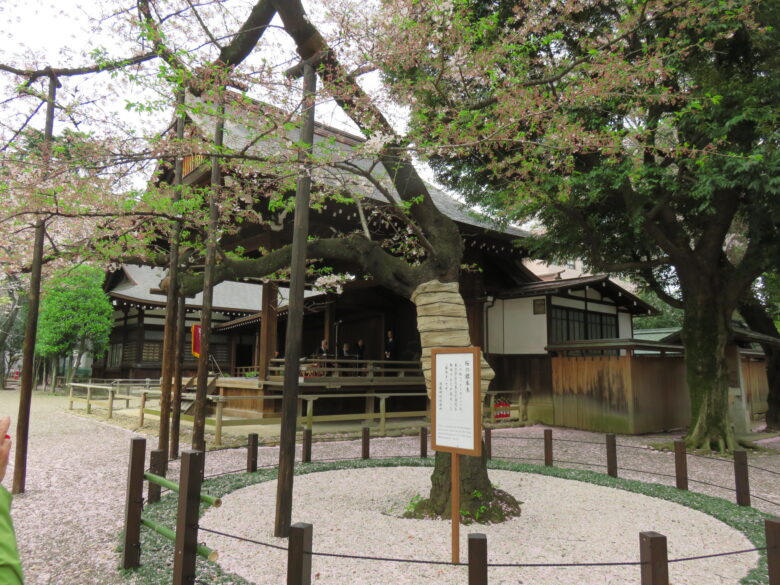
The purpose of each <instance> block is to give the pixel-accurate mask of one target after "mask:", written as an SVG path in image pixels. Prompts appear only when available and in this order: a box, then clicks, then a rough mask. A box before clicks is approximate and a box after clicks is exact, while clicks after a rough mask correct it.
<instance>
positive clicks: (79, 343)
mask: <svg viewBox="0 0 780 585" xmlns="http://www.w3.org/2000/svg"><path fill="white" fill-rule="evenodd" d="M103 278H104V273H103V271H102V270H101V269H99V268H94V267H90V266H74V267H73V268H68V269H65V270H62V271H60V272H58V273H56V274H54V275H53V276H52V277H51V278H50V279H49V281H48V282H47V283H46V284H45V285H44V287H43V292H42V298H41V311H40V317H39V321H38V335H37V340H36V353H37V354H38V355H41V356H43V357H69V358H71V364H72V365H71V367H70V369H69V377H72V373H73V371H74V370H75V368H76V367H78V364H79V363H80V362H81V358H82V356H83V355H84V354H85V353H86V352H87V351H89V352H91V353H92V354H93V355H95V356H97V357H99V356H101V355H102V354H103V353H105V350H106V348H107V347H108V338H109V335H110V334H111V328H112V327H113V324H114V319H113V313H114V309H113V307H112V306H111V301H110V300H109V298H108V296H107V295H106V293H105V291H104V290H103Z"/></svg>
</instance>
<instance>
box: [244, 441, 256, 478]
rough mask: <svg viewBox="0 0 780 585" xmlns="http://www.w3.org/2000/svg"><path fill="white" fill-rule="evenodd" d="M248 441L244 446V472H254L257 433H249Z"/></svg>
mask: <svg viewBox="0 0 780 585" xmlns="http://www.w3.org/2000/svg"><path fill="white" fill-rule="evenodd" d="M248 441H249V444H248V445H247V448H246V472H247V473H254V472H255V471H257V433H250V434H249V437H248Z"/></svg>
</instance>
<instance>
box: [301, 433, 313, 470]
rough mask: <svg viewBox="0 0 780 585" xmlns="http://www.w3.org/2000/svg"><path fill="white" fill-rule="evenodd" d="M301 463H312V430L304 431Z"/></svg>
mask: <svg viewBox="0 0 780 585" xmlns="http://www.w3.org/2000/svg"><path fill="white" fill-rule="evenodd" d="M301 461H303V462H304V463H310V462H311V429H303V445H302V448H301Z"/></svg>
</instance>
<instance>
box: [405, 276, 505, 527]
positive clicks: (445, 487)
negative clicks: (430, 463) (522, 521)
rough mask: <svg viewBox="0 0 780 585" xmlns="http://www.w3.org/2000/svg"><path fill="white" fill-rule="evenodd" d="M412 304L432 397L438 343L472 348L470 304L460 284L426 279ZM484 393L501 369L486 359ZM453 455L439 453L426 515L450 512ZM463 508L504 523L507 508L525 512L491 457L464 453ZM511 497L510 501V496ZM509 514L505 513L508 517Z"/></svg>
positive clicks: (467, 514) (423, 509) (469, 515)
mask: <svg viewBox="0 0 780 585" xmlns="http://www.w3.org/2000/svg"><path fill="white" fill-rule="evenodd" d="M412 302H413V303H414V304H415V306H416V307H417V329H418V330H419V332H420V342H421V345H422V368H423V373H424V375H425V386H426V389H427V392H428V396H430V395H431V349H432V348H435V347H468V346H470V345H471V343H470V340H469V325H468V321H467V319H466V305H465V304H464V302H463V297H462V296H461V294H460V292H459V291H458V284H457V283H456V282H446V283H443V282H439V281H438V280H434V281H430V282H425V283H423V284H421V285H420V286H418V287H417V288H416V289H415V290H414V292H413V293H412ZM481 370H482V375H481V380H480V382H481V383H480V387H481V392H482V393H483V395H484V393H485V392H486V391H487V389H488V385H489V384H490V381H491V380H492V379H493V378H494V376H495V373H494V372H493V370H492V369H491V367H490V366H489V365H488V363H487V361H485V358H484V356H482V359H481ZM450 461H451V459H450V455H449V453H437V454H436V466H435V468H434V470H433V475H432V476H431V492H430V496H429V499H428V500H425V501H423V502H422V503H421V504H420V506H419V508H418V509H419V511H420V513H421V515H435V516H440V517H443V518H448V517H449V516H450V496H451V489H452V488H451V475H450ZM460 473H461V489H460V492H461V494H460V501H461V510H463V511H464V513H463V516H464V520H466V521H469V520H476V521H480V522H481V521H492V522H496V521H501V520H503V519H505V516H507V514H504V512H505V511H506V510H507V509H510V510H511V509H514V510H515V511H514V512H513V513H509V514H508V516H514V515H517V514H519V504H518V503H517V502H516V501H515V500H514V499H513V498H511V496H509V494H506V493H505V492H501V491H500V490H496V489H494V488H493V486H492V485H491V483H490V479H489V478H488V473H487V458H486V457H485V456H482V457H461V470H460ZM507 498H509V500H507ZM502 515H503V516H502Z"/></svg>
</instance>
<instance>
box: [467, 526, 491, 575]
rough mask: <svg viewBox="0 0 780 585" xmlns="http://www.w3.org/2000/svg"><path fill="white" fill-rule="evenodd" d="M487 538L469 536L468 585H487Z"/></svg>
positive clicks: (476, 535)
mask: <svg viewBox="0 0 780 585" xmlns="http://www.w3.org/2000/svg"><path fill="white" fill-rule="evenodd" d="M487 569H488V563H487V536H485V535H484V534H480V533H474V534H469V585H487V583H488V572H487Z"/></svg>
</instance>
